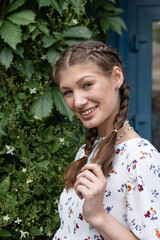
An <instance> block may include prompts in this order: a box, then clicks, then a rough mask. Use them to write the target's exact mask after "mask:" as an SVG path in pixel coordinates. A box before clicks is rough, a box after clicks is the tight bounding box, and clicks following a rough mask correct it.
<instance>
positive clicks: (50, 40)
mask: <svg viewBox="0 0 160 240" xmlns="http://www.w3.org/2000/svg"><path fill="white" fill-rule="evenodd" d="M42 42H43V47H45V48H48V47H51V46H52V45H53V44H54V43H55V42H57V39H55V37H54V35H51V34H49V36H48V37H47V36H44V37H43V38H42Z"/></svg>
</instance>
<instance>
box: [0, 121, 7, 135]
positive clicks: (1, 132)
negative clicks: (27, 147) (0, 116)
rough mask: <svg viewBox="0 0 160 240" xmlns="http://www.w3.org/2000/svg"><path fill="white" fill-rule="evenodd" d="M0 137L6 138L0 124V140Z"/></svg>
mask: <svg viewBox="0 0 160 240" xmlns="http://www.w3.org/2000/svg"><path fill="white" fill-rule="evenodd" d="M2 136H6V132H5V131H4V130H3V127H2V125H1V123H0V138H1V137H2Z"/></svg>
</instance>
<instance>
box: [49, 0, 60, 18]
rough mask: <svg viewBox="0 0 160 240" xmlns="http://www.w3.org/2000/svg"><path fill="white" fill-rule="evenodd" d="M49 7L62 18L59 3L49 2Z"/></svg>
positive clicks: (53, 0)
mask: <svg viewBox="0 0 160 240" xmlns="http://www.w3.org/2000/svg"><path fill="white" fill-rule="evenodd" d="M51 5H52V7H53V8H54V9H55V10H56V11H57V12H58V13H59V14H60V16H61V17H62V9H61V7H60V5H59V3H58V2H57V1H56V0H51Z"/></svg>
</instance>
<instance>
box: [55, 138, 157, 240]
mask: <svg viewBox="0 0 160 240" xmlns="http://www.w3.org/2000/svg"><path fill="white" fill-rule="evenodd" d="M98 143H99V140H98V141H96V142H95V144H94V149H93V151H92V153H91V154H90V156H89V158H88V162H90V161H91V158H92V155H93V152H94V151H95V148H96V146H97V145H98ZM83 156H84V145H83V146H82V147H81V148H80V149H79V151H78V153H77V156H76V160H77V159H79V158H81V157H83ZM83 202H84V199H83V200H81V199H80V198H79V197H78V196H77V195H76V193H75V190H74V188H70V189H69V191H68V192H66V189H64V190H63V192H62V194H61V196H60V202H59V215H60V219H61V225H60V228H59V229H58V231H57V232H56V234H55V236H54V238H53V240H64V239H67V240H103V236H101V235H100V234H99V233H98V232H97V231H96V229H95V228H94V227H93V226H91V225H90V224H89V223H88V222H86V220H85V219H84V217H83V212H82V207H83ZM103 205H104V208H105V210H106V211H107V212H108V213H109V214H111V215H112V216H113V217H114V218H115V219H117V220H118V221H119V222H120V223H121V224H122V225H123V226H124V227H125V228H127V229H129V230H130V231H132V232H133V233H134V235H135V236H136V237H138V238H139V239H141V240H143V239H144V240H156V239H160V153H158V151H157V150H156V149H155V148H154V147H153V146H152V144H151V143H150V142H148V141H147V140H145V139H140V138H135V139H131V140H128V141H126V142H123V143H120V144H119V145H117V146H116V147H115V157H114V159H113V169H112V171H111V173H110V174H109V175H108V177H107V187H106V190H105V195H104V201H103ZM115 231H116V229H115Z"/></svg>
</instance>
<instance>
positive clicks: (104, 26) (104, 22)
mask: <svg viewBox="0 0 160 240" xmlns="http://www.w3.org/2000/svg"><path fill="white" fill-rule="evenodd" d="M100 25H101V28H102V30H103V32H104V33H106V32H107V31H108V30H109V28H110V24H109V22H108V21H107V19H106V18H101V19H100Z"/></svg>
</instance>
